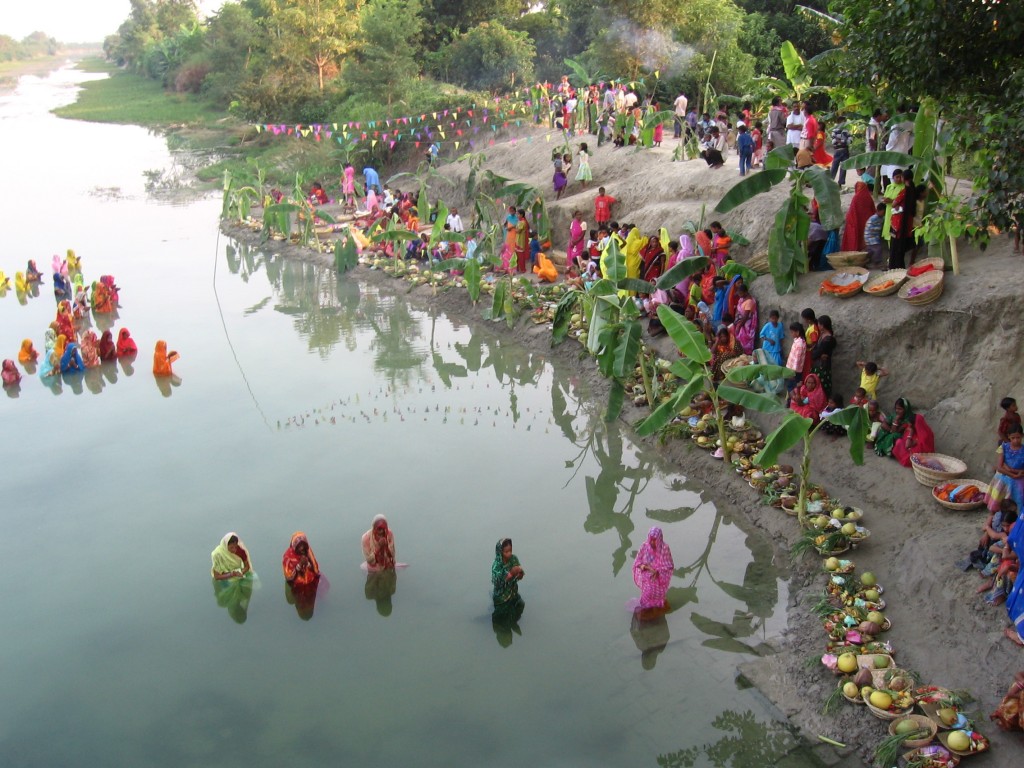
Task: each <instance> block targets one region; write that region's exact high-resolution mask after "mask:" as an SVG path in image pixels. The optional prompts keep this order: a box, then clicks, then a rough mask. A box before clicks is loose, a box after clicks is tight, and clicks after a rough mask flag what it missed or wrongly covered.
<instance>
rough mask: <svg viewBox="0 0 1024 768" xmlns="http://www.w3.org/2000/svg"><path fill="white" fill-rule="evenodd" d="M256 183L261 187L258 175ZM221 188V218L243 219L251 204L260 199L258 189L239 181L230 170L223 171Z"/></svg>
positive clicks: (247, 216)
mask: <svg viewBox="0 0 1024 768" xmlns="http://www.w3.org/2000/svg"><path fill="white" fill-rule="evenodd" d="M257 184H258V185H259V188H260V189H262V186H263V185H262V181H261V180H259V177H258V181H257ZM223 190H224V191H223V195H222V198H221V209H220V217H221V218H222V219H237V220H238V221H245V220H246V219H247V218H249V212H250V211H251V210H252V207H253V205H254V204H256V203H257V202H258V201H259V200H260V192H259V190H258V189H257V188H256V187H255V186H253V185H251V184H244V183H242V182H240V181H239V180H238V179H236V178H235V177H234V176H233V175H232V173H231V171H230V170H225V171H224V182H223Z"/></svg>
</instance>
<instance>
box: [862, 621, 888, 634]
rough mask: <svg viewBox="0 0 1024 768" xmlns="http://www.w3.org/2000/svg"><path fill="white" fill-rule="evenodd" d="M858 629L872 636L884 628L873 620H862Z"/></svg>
mask: <svg viewBox="0 0 1024 768" xmlns="http://www.w3.org/2000/svg"><path fill="white" fill-rule="evenodd" d="M857 629H859V630H860V631H861V632H863V633H864V634H865V635H871V636H872V637H874V636H875V635H877V634H878V633H879V632H881V631H882V628H881V627H880V626H878V624H876V623H875V622H873V621H862V622H861V623H860V625H859V626H858V627H857Z"/></svg>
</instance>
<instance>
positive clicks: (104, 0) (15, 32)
mask: <svg viewBox="0 0 1024 768" xmlns="http://www.w3.org/2000/svg"><path fill="white" fill-rule="evenodd" d="M2 2H3V10H2V11H0V34H3V35H10V36H11V37H13V38H14V39H15V40H21V39H22V38H24V37H26V36H28V35H30V34H32V33H33V32H35V31H37V30H38V31H40V32H45V33H46V34H47V35H49V36H50V37H55V38H57V40H59V41H60V42H62V43H92V42H96V43H99V42H102V41H103V38H105V37H106V36H107V35H110V34H113V33H114V32H116V31H117V28H118V27H119V26H121V22H122V21H124V20H125V19H126V18H128V12H129V11H130V10H131V4H130V3H129V0H27V1H26V0H2ZM223 3H224V0H201V2H200V3H199V5H200V8H201V10H202V11H205V12H206V13H210V12H212V11H215V10H216V9H217V8H219V7H220V6H221V5H222V4H223Z"/></svg>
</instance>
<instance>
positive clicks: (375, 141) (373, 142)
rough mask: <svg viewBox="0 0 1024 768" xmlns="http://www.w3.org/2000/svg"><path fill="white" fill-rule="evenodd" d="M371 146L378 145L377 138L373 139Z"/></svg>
mask: <svg viewBox="0 0 1024 768" xmlns="http://www.w3.org/2000/svg"><path fill="white" fill-rule="evenodd" d="M370 146H371V147H376V146H377V140H376V139H374V140H373V141H372V142H371V143H370Z"/></svg>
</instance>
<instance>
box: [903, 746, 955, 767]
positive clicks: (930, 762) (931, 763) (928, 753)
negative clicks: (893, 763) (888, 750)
mask: <svg viewBox="0 0 1024 768" xmlns="http://www.w3.org/2000/svg"><path fill="white" fill-rule="evenodd" d="M959 764H960V758H959V757H957V756H956V755H954V754H953V753H952V752H950V751H949V750H948V749H946V748H945V747H940V746H938V745H937V744H933V745H932V746H928V747H918V748H917V749H912V750H910V751H909V752H907V753H905V754H903V755H901V756H900V759H899V763H898V765H899V768H956V767H957V766H958V765H959Z"/></svg>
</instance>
